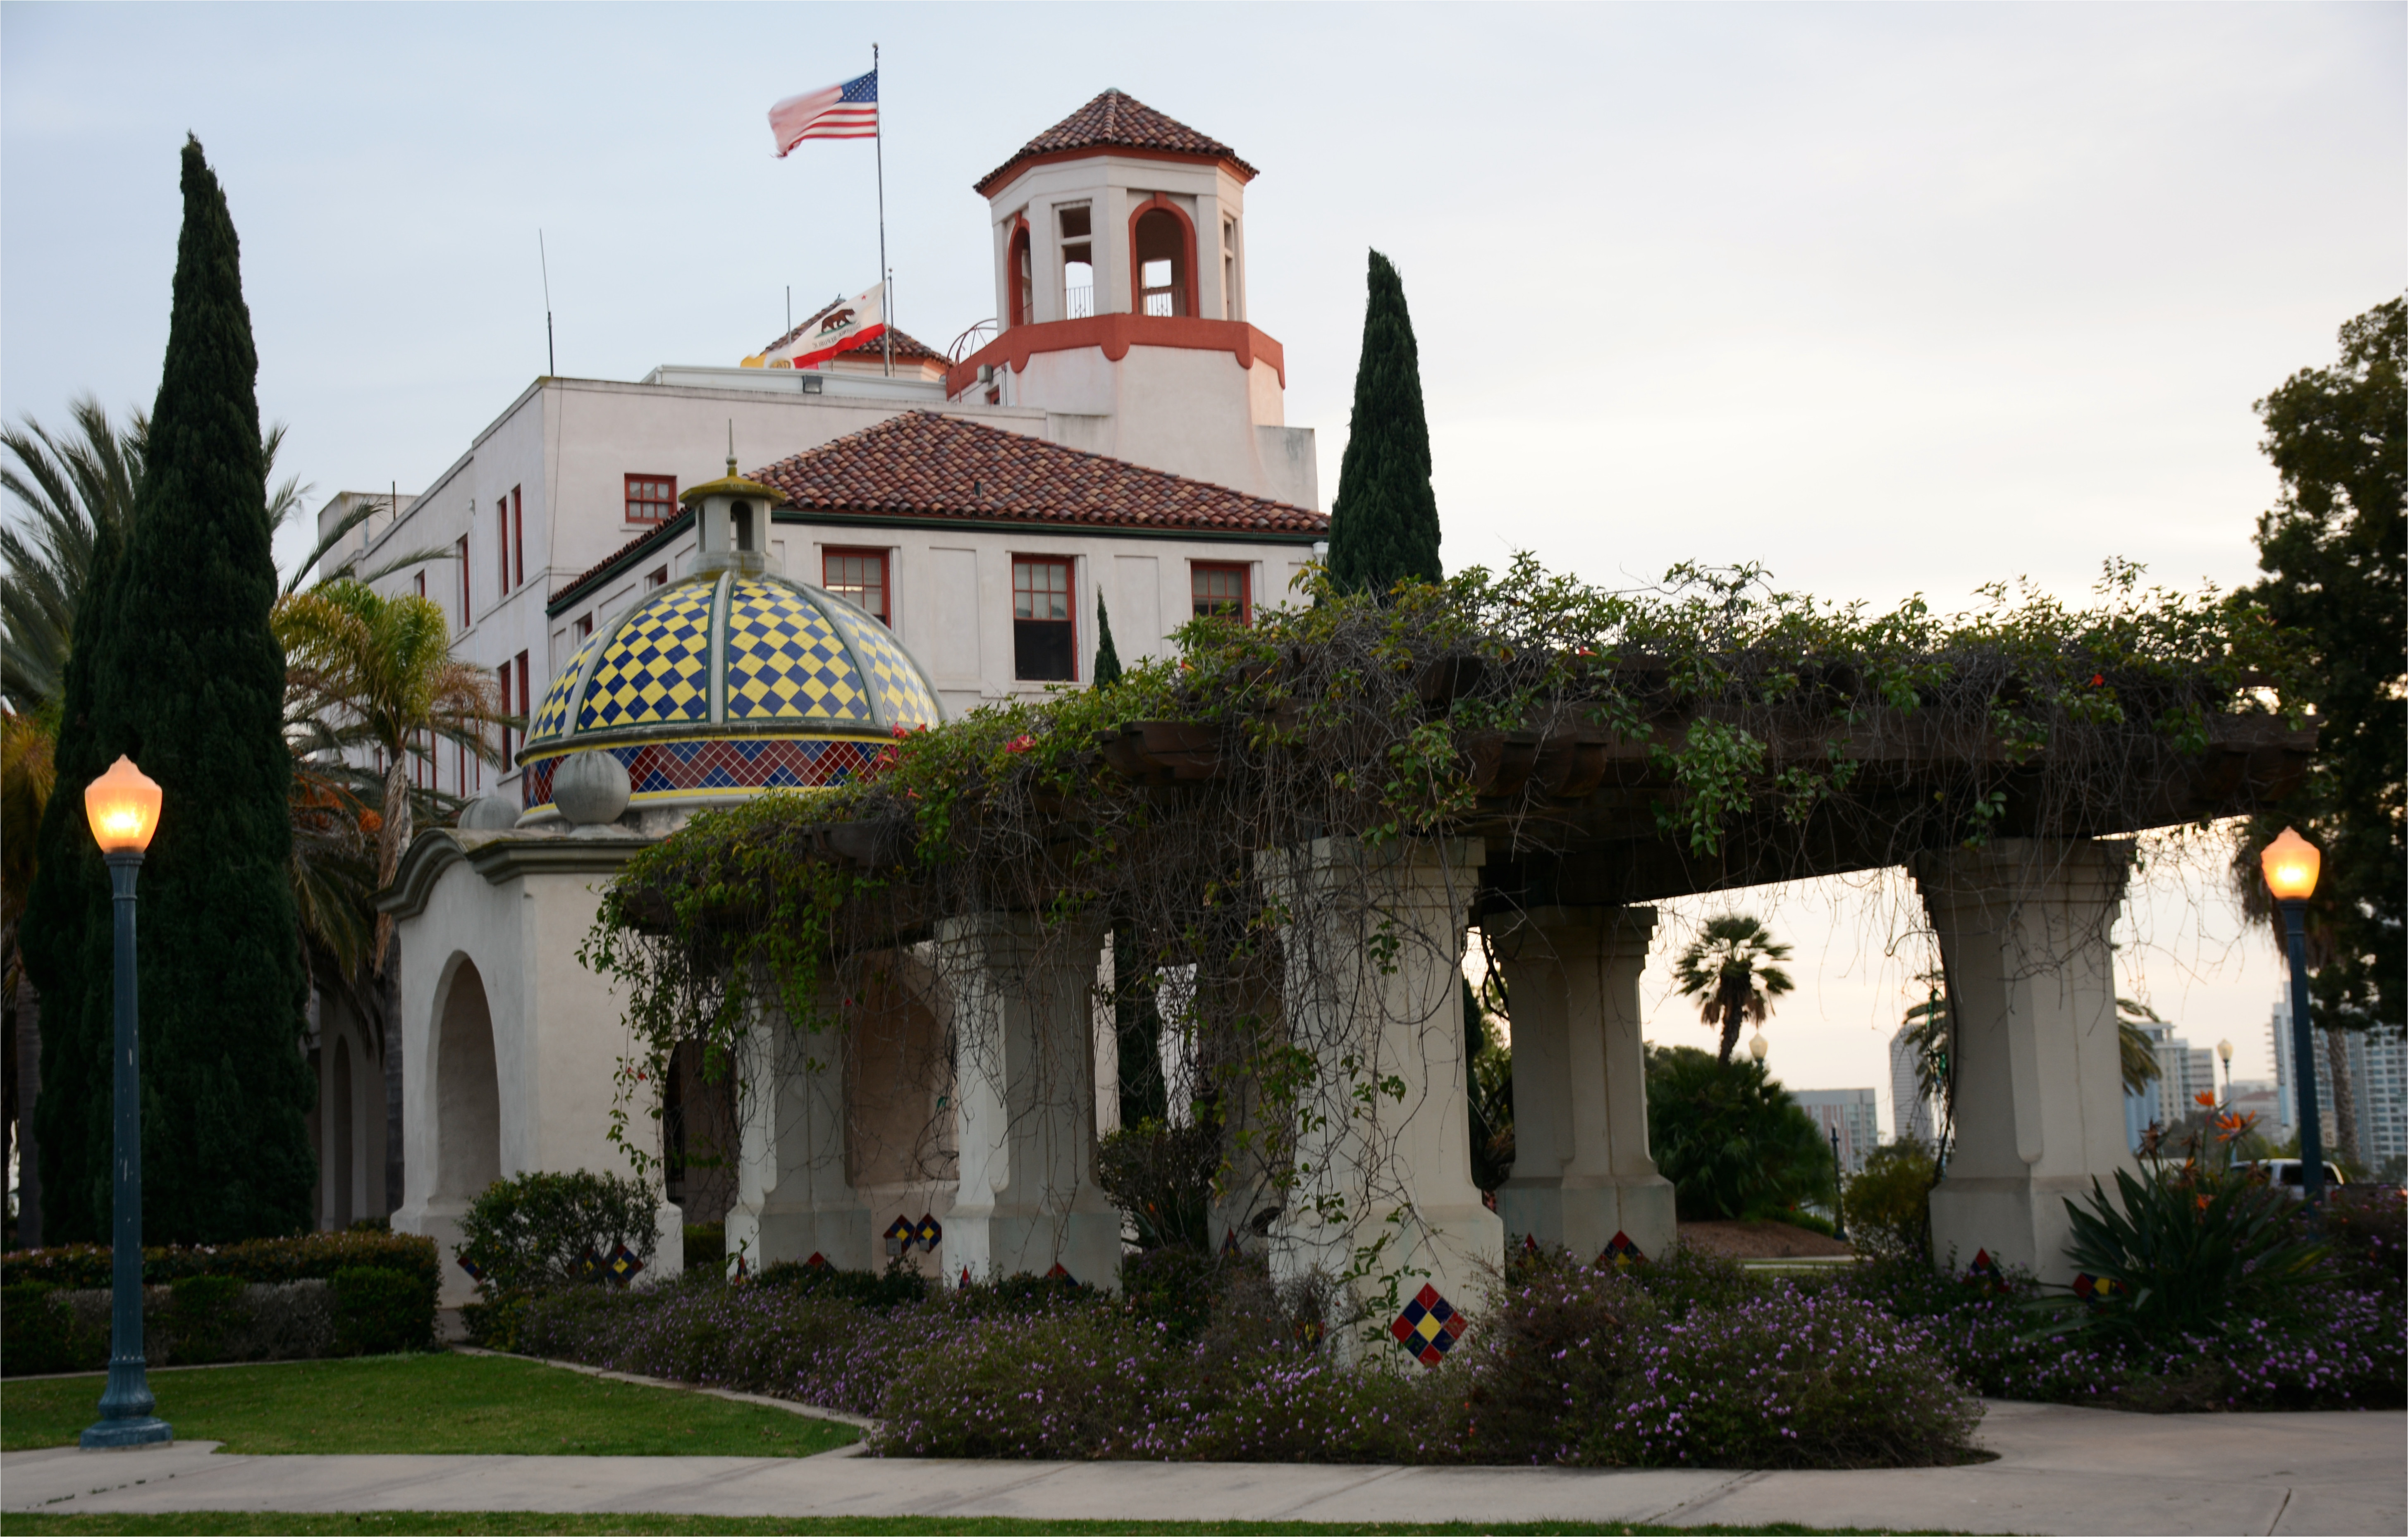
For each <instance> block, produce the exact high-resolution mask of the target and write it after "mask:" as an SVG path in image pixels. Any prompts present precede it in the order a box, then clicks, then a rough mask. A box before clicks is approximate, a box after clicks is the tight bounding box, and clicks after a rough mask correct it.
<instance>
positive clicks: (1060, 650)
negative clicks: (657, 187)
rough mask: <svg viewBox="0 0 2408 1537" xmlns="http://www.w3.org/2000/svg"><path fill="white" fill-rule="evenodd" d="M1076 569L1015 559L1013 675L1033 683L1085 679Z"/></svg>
mask: <svg viewBox="0 0 2408 1537" xmlns="http://www.w3.org/2000/svg"><path fill="white" fill-rule="evenodd" d="M1070 597H1071V593H1070V563H1069V562H1068V561H1067V560H1042V559H1038V558H1036V557H1033V556H1027V555H1014V556H1013V557H1012V559H1011V654H1012V674H1013V676H1015V677H1018V678H1021V679H1024V680H1025V681H1027V682H1043V683H1070V682H1078V679H1079V666H1078V655H1079V652H1078V634H1077V631H1078V625H1076V624H1074V623H1073V622H1072V620H1071V618H1070V615H1071V612H1072V608H1071V602H1070Z"/></svg>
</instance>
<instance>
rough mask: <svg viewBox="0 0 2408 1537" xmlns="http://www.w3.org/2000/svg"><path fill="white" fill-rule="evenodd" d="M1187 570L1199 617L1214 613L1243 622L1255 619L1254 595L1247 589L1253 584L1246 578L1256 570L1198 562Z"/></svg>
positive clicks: (1251, 621)
mask: <svg viewBox="0 0 2408 1537" xmlns="http://www.w3.org/2000/svg"><path fill="white" fill-rule="evenodd" d="M1187 569H1188V583H1189V588H1190V591H1191V592H1192V594H1193V596H1194V597H1195V600H1196V617H1197V618H1198V619H1201V618H1203V617H1204V616H1205V615H1207V614H1213V615H1217V616H1219V617H1221V618H1223V619H1234V620H1236V621H1237V622H1238V623H1239V624H1240V625H1251V624H1253V623H1254V594H1253V593H1252V592H1250V591H1248V590H1247V589H1248V588H1249V587H1250V586H1251V585H1252V583H1250V582H1248V581H1247V580H1246V579H1247V578H1248V576H1250V575H1251V574H1252V573H1251V572H1250V571H1249V569H1248V568H1247V567H1244V566H1231V565H1207V564H1205V563H1204V562H1202V561H1197V562H1196V563H1195V564H1194V565H1192V566H1190V567H1188V568H1187Z"/></svg>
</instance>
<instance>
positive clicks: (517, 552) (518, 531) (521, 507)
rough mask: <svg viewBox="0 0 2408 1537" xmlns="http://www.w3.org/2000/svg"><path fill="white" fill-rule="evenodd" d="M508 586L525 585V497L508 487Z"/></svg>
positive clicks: (515, 487) (514, 488) (514, 487)
mask: <svg viewBox="0 0 2408 1537" xmlns="http://www.w3.org/2000/svg"><path fill="white" fill-rule="evenodd" d="M510 585H511V586H513V587H523V586H525V585H526V496H525V494H524V493H523V492H522V491H520V490H519V488H518V487H517V486H512V487H510Z"/></svg>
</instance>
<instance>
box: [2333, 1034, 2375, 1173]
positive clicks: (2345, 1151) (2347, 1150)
mask: <svg viewBox="0 0 2408 1537" xmlns="http://www.w3.org/2000/svg"><path fill="white" fill-rule="evenodd" d="M2325 1070H2326V1071H2327V1072H2329V1073H2330V1074H2331V1075H2332V1101H2333V1151H2334V1152H2335V1153H2338V1154H2340V1155H2341V1156H2343V1157H2344V1158H2346V1159H2348V1160H2349V1161H2350V1162H2351V1163H2354V1164H2356V1165H2358V1167H2359V1168H2361V1169H2363V1168H2365V1167H2366V1154H2365V1151H2364V1150H2363V1149H2362V1148H2360V1147H2359V1146H2358V1092H2357V1085H2356V1084H2355V1083H2354V1082H2353V1081H2352V1078H2353V1075H2352V1074H2351V1072H2350V1070H2349V1032H2348V1031H2346V1030H2327V1031H2326V1032H2325Z"/></svg>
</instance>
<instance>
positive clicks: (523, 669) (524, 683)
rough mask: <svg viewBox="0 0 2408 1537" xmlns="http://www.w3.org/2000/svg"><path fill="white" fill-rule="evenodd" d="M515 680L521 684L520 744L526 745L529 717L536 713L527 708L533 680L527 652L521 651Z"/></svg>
mask: <svg viewBox="0 0 2408 1537" xmlns="http://www.w3.org/2000/svg"><path fill="white" fill-rule="evenodd" d="M513 681H514V682H516V683H517V684H518V685H519V705H518V710H517V711H516V713H517V715H518V717H519V733H518V735H519V745H520V746H521V747H524V746H525V745H526V724H527V717H528V716H530V715H532V714H533V713H534V711H531V710H529V709H528V708H527V693H528V685H529V683H530V682H532V680H531V679H529V678H528V677H527V654H526V653H524V652H521V653H519V656H518V669H517V676H516V678H515V679H514V680H513ZM503 703H504V705H505V706H507V705H508V704H509V701H508V700H504V701H503Z"/></svg>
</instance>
